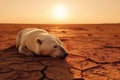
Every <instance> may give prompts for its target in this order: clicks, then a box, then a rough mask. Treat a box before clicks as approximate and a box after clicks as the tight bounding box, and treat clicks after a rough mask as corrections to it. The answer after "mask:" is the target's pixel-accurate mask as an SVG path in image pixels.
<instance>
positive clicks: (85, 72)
mask: <svg viewBox="0 0 120 80" xmlns="http://www.w3.org/2000/svg"><path fill="white" fill-rule="evenodd" d="M29 27H36V28H41V29H45V30H47V31H48V32H49V33H51V34H53V35H55V36H56V37H58V38H59V39H60V40H61V41H62V42H63V44H64V46H65V48H66V49H67V50H68V52H69V55H68V56H67V57H66V59H64V60H63V59H55V58H51V57H43V56H25V55H21V54H19V53H18V50H17V49H16V47H15V44H16V43H15V39H16V34H17V33H18V32H19V31H20V30H22V29H24V28H29ZM0 80H120V24H81V25H78V24H73V25H72V24H71V25H68V24H66V25H65V24H64V25H62V24H61V25H60V24H59V25H57V24H56V25H52V24H51V25H45V24H44V25H43V24H41V25H40V24H0Z"/></svg>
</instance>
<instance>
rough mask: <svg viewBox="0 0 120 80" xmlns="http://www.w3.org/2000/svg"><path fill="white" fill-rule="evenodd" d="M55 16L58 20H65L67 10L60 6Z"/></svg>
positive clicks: (56, 8) (55, 11) (55, 10)
mask: <svg viewBox="0 0 120 80" xmlns="http://www.w3.org/2000/svg"><path fill="white" fill-rule="evenodd" d="M54 16H55V18H57V19H64V18H66V16H67V10H66V7H65V6H62V5H58V6H56V7H55V9H54Z"/></svg>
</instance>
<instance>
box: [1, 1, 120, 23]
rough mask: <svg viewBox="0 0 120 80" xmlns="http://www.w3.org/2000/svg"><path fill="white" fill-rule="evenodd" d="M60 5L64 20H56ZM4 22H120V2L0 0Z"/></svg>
mask: <svg viewBox="0 0 120 80" xmlns="http://www.w3.org/2000/svg"><path fill="white" fill-rule="evenodd" d="M58 5H61V6H63V7H64V8H65V10H66V16H65V18H63V19H58V18H56V17H55V14H54V10H55V8H56V6H58ZM0 23H38V24H46V23H48V24H54V23H67V24H76V23H78V24H80V23H120V0H0Z"/></svg>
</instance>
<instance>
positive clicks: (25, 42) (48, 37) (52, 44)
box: [16, 28, 67, 59]
mask: <svg viewBox="0 0 120 80" xmlns="http://www.w3.org/2000/svg"><path fill="white" fill-rule="evenodd" d="M16 47H17V48H18V51H19V53H21V54H25V55H28V56H29V55H33V53H34V54H36V55H49V56H52V57H55V58H62V59H64V58H65V57H66V56H67V51H66V49H65V48H64V47H63V45H62V42H61V41H60V40H59V39H58V38H56V37H55V36H53V35H52V34H49V33H48V32H47V31H45V30H43V29H38V28H27V29H23V30H21V31H20V32H19V33H18V34H17V37H16Z"/></svg>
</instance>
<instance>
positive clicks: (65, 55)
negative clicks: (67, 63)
mask: <svg viewBox="0 0 120 80" xmlns="http://www.w3.org/2000/svg"><path fill="white" fill-rule="evenodd" d="M67 55H68V53H64V54H63V55H61V56H56V57H57V58H59V59H65V58H66V57H67Z"/></svg>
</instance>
